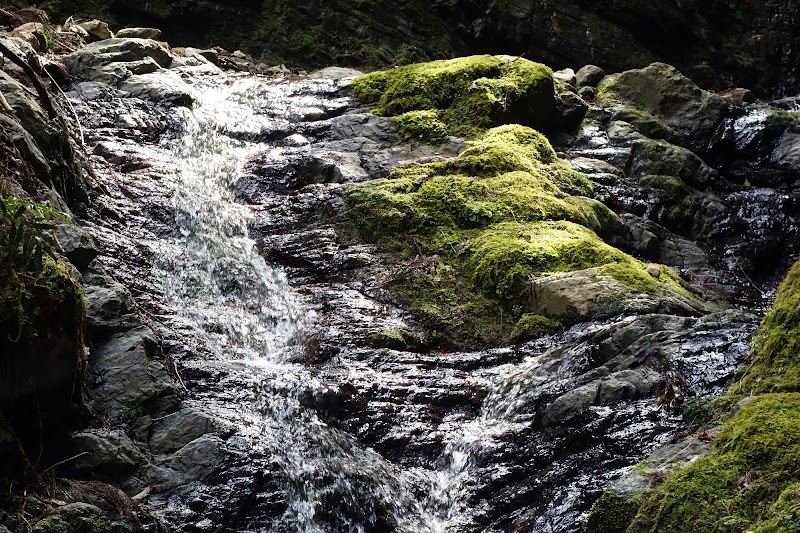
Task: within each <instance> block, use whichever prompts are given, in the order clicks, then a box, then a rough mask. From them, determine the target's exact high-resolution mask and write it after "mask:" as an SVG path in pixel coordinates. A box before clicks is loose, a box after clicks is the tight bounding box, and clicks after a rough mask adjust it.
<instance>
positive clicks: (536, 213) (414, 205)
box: [347, 126, 618, 245]
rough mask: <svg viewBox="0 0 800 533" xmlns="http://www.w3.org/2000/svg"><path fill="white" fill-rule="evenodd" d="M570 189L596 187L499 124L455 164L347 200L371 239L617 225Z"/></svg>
mask: <svg viewBox="0 0 800 533" xmlns="http://www.w3.org/2000/svg"><path fill="white" fill-rule="evenodd" d="M565 189H566V190H567V191H573V190H574V191H579V192H581V193H585V192H588V191H589V190H590V183H589V182H588V180H587V179H586V178H585V177H584V176H582V175H581V174H579V173H577V172H575V171H573V170H572V169H570V168H569V167H567V166H566V164H564V163H563V162H562V161H560V160H559V159H558V158H557V157H556V155H555V152H554V151H553V149H552V147H551V146H550V143H548V142H547V139H545V138H544V137H543V136H542V135H541V134H539V133H538V132H536V131H534V130H531V129H529V128H525V127H522V126H501V127H499V128H495V129H493V130H490V131H489V132H487V133H486V134H485V135H484V136H483V137H482V138H481V139H479V140H477V141H474V142H472V143H470V145H469V146H468V148H467V149H466V150H464V151H463V152H462V153H461V154H460V155H459V156H458V157H456V158H455V159H453V160H450V161H445V162H437V163H429V164H426V165H413V166H410V167H402V168H399V169H396V170H395V171H394V172H393V173H392V174H391V175H390V176H389V178H388V179H385V180H378V181H374V182H369V183H365V184H363V185H359V186H356V187H354V188H353V189H351V191H350V192H349V193H348V196H347V201H348V205H349V206H350V208H351V209H352V210H353V211H354V216H353V218H354V220H356V222H357V223H358V224H359V225H360V226H361V228H362V230H363V231H364V232H365V233H366V234H368V235H369V236H370V237H371V238H373V239H376V238H377V237H378V236H380V235H386V234H393V233H397V232H408V231H411V232H414V233H418V234H423V235H426V236H428V237H430V238H432V239H439V237H440V236H441V235H442V234H443V233H445V234H447V235H449V236H452V235H451V234H452V230H453V229H454V228H459V229H469V228H477V227H484V226H486V225H488V224H492V223H496V222H502V221H509V220H515V221H540V220H570V221H573V222H576V223H579V224H583V225H586V226H588V227H592V228H594V229H596V230H598V231H601V229H602V227H603V225H604V224H608V225H609V226H611V225H613V223H614V222H616V223H617V224H618V222H617V219H616V215H614V214H613V213H611V212H610V211H609V210H608V208H606V207H605V206H603V205H602V204H599V203H598V202H594V201H591V200H588V199H585V198H575V197H572V196H570V195H569V194H568V193H567V192H566V191H565ZM445 241H446V242H445V243H444V244H446V245H450V244H457V242H458V241H456V243H453V242H451V241H452V240H451V239H445Z"/></svg>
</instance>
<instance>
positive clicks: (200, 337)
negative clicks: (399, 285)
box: [154, 78, 313, 361]
mask: <svg viewBox="0 0 800 533" xmlns="http://www.w3.org/2000/svg"><path fill="white" fill-rule="evenodd" d="M256 83H258V82H257V81H256V80H255V79H254V78H238V79H235V80H234V81H232V82H229V83H226V84H221V85H215V84H207V85H204V86H201V87H198V90H197V91H196V94H195V97H196V99H197V102H196V104H195V107H194V109H193V110H187V109H182V111H183V115H184V116H183V117H182V118H183V121H182V125H183V130H182V131H181V132H180V135H179V136H178V137H177V138H176V139H169V140H165V141H164V142H162V143H161V145H160V146H159V147H157V148H156V149H155V150H154V152H155V154H154V155H155V156H156V157H157V158H160V157H163V158H164V160H166V161H174V162H177V163H178V164H177V165H176V166H174V167H173V168H172V169H168V170H167V173H168V176H166V179H165V183H166V186H168V187H170V188H171V191H170V192H171V197H172V207H173V208H174V211H175V218H176V225H177V229H178V231H179V232H178V233H177V234H176V235H175V236H174V237H172V238H170V239H167V240H164V241H158V242H157V243H156V258H157V265H156V266H157V267H159V268H160V269H161V270H162V272H163V288H164V292H165V298H166V299H167V301H168V302H171V304H172V305H173V306H174V308H175V309H176V310H178V312H179V316H180V323H181V326H182V327H183V328H186V329H189V330H193V332H194V334H195V335H196V337H195V339H196V341H197V342H198V343H200V344H201V345H203V346H204V348H205V349H206V350H210V351H212V352H214V353H215V354H216V355H217V356H219V355H221V354H224V355H225V358H226V359H249V360H255V359H266V360H269V361H276V360H285V359H288V358H291V357H292V356H294V355H295V354H296V352H297V351H298V350H300V349H301V343H302V342H301V341H302V335H303V331H304V329H305V327H306V325H307V323H308V321H309V320H310V319H311V318H313V313H312V312H311V311H309V310H308V309H306V308H305V307H304V306H303V304H302V303H301V302H300V300H299V299H298V298H297V296H296V295H295V294H294V293H292V291H291V288H290V287H289V284H288V282H287V279H286V275H285V274H284V273H283V272H282V271H281V270H279V269H277V268H274V267H272V266H270V265H269V264H267V263H266V261H264V259H263V258H262V257H261V256H260V255H259V254H258V251H257V249H256V247H255V242H254V241H253V240H252V239H250V238H249V235H248V221H249V220H250V218H251V216H252V212H251V210H250V208H249V207H247V206H245V205H242V204H239V203H236V202H234V201H233V198H232V196H233V193H232V186H233V185H234V183H235V182H236V180H237V179H238V177H239V176H240V174H241V170H242V167H243V165H244V163H245V162H246V160H247V159H248V157H250V156H252V155H253V154H254V153H256V152H257V151H259V150H263V149H264V146H263V145H260V144H258V143H253V142H248V141H247V140H240V139H234V138H232V137H231V136H229V135H226V132H228V131H230V130H236V131H253V132H257V131H258V129H259V128H260V127H261V123H263V121H264V120H265V117H263V116H257V115H254V113H253V110H252V107H249V106H247V105H246V104H244V103H242V102H240V101H237V98H241V95H243V94H247V91H248V89H249V88H250V87H252V86H253V85H254V84H256Z"/></svg>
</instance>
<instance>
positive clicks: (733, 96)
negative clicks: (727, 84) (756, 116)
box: [718, 87, 756, 107]
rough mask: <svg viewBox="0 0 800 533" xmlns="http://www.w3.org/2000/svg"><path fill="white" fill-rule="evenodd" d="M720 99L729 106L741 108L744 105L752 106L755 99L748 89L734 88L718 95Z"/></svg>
mask: <svg viewBox="0 0 800 533" xmlns="http://www.w3.org/2000/svg"><path fill="white" fill-rule="evenodd" d="M718 94H719V95H720V96H721V97H723V98H724V99H725V100H727V101H728V102H729V103H730V104H731V105H734V106H737V107H741V106H743V105H744V104H753V103H755V101H756V97H755V95H754V94H753V91H751V90H750V89H744V88H742V87H736V88H734V89H726V90H724V91H720V92H719V93H718Z"/></svg>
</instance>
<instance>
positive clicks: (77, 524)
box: [31, 503, 132, 533]
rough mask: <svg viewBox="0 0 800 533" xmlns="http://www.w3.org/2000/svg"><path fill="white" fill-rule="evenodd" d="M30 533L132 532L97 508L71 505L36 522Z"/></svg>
mask: <svg viewBox="0 0 800 533" xmlns="http://www.w3.org/2000/svg"><path fill="white" fill-rule="evenodd" d="M31 531H32V533H126V532H129V531H132V529H131V528H129V527H127V526H126V525H124V524H121V523H116V522H112V521H111V520H109V519H108V518H107V517H106V513H104V512H103V511H102V510H101V509H99V508H98V507H95V506H94V505H89V504H86V503H72V504H69V505H65V506H63V507H60V508H58V509H56V510H55V511H54V512H53V513H52V514H51V515H50V516H48V517H46V518H44V519H42V520H40V521H38V522H36V524H34V526H33V529H32V530H31Z"/></svg>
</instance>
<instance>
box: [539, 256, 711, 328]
mask: <svg viewBox="0 0 800 533" xmlns="http://www.w3.org/2000/svg"><path fill="white" fill-rule="evenodd" d="M528 308H529V309H531V311H532V312H535V313H538V314H542V315H545V316H547V317H551V318H557V319H561V320H565V321H567V322H575V321H580V320H590V319H602V318H608V317H610V316H614V315H617V314H620V313H656V312H658V313H671V314H676V315H683V316H697V315H700V314H702V313H703V312H704V307H703V306H702V304H701V303H699V302H694V301H689V300H687V299H686V298H684V297H682V296H680V295H678V294H677V293H672V292H670V293H669V294H668V293H664V292H658V293H653V294H645V293H641V292H639V291H636V290H635V289H632V288H630V287H627V286H625V285H623V284H622V283H621V282H619V281H618V280H616V279H614V278H612V277H611V276H608V275H605V274H602V273H600V269H599V268H589V269H585V270H576V271H572V272H561V273H557V274H551V275H549V276H543V277H540V278H538V279H536V280H534V281H532V282H531V290H530V298H529V301H528Z"/></svg>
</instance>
